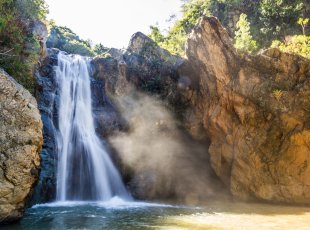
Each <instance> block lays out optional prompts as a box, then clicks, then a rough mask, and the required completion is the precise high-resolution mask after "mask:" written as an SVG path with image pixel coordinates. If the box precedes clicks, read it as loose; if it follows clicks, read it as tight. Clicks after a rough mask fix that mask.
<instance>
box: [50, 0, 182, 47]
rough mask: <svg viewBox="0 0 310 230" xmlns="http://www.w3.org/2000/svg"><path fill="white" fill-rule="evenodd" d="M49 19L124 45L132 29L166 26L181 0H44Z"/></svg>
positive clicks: (114, 44)
mask: <svg viewBox="0 0 310 230" xmlns="http://www.w3.org/2000/svg"><path fill="white" fill-rule="evenodd" d="M45 1H46V2H47V4H48V5H49V12H50V13H49V15H48V18H49V19H54V20H55V22H56V24H57V25H60V26H67V27H69V28H70V29H72V30H73V32H75V33H76V34H78V35H79V36H80V38H82V39H91V40H92V41H93V43H95V44H96V43H102V44H103V45H104V46H107V47H115V48H125V47H127V45H128V43H129V40H130V37H131V36H132V35H133V34H134V33H135V32H138V31H140V32H142V33H145V34H148V33H149V32H150V29H149V26H150V25H156V24H158V26H159V27H160V28H163V29H167V28H168V27H169V25H170V23H169V22H167V20H168V19H169V18H170V16H171V15H173V14H175V15H177V17H180V14H181V13H180V7H181V4H182V2H181V0H83V1H82V0H45Z"/></svg>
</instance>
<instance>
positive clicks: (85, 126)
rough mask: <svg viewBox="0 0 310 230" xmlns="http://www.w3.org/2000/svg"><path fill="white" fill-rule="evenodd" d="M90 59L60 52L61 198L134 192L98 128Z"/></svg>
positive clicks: (105, 197) (106, 196) (124, 195)
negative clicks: (127, 184) (129, 187)
mask: <svg viewBox="0 0 310 230" xmlns="http://www.w3.org/2000/svg"><path fill="white" fill-rule="evenodd" d="M88 63H89V61H88V60H87V58H84V57H81V56H78V55H66V54H64V53H62V52H60V53H59V54H58V66H56V67H55V72H56V79H57V84H58V87H59V96H60V103H59V112H58V113H59V114H58V133H57V140H56V141H57V147H58V166H57V195H56V199H57V201H68V200H94V201H103V200H108V199H111V198H112V197H114V196H119V197H121V198H124V199H130V198H131V196H130V195H129V194H128V192H127V191H126V188H125V186H124V184H123V182H122V180H121V177H120V174H119V173H118V171H117V169H116V167H115V166H114V164H113V162H112V160H111V159H110V157H109V155H108V153H107V151H106V149H105V147H104V146H103V144H102V142H101V140H100V139H99V137H98V136H97V134H96V132H95V125H94V119H93V114H92V101H91V88H90V75H89V68H88V67H89V64H88Z"/></svg>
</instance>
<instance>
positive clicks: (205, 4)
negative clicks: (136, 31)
mask: <svg viewBox="0 0 310 230" xmlns="http://www.w3.org/2000/svg"><path fill="white" fill-rule="evenodd" d="M210 2H211V1H209V0H208V1H206V0H190V1H185V3H184V4H183V6H182V12H183V17H182V18H181V19H180V20H177V21H176V22H175V23H174V25H173V26H172V27H171V28H170V29H169V31H168V34H167V35H166V36H164V35H163V34H162V33H161V32H160V30H159V28H158V27H156V26H151V27H150V29H151V34H150V35H149V36H150V37H151V38H152V39H153V40H154V41H155V42H156V43H158V44H159V45H160V46H161V47H163V48H164V49H166V50H168V51H169V52H170V53H172V54H176V55H180V56H184V46H185V42H186V40H187V36H188V34H189V33H190V32H191V30H192V29H193V28H194V26H195V25H196V23H197V22H198V20H199V18H200V17H201V16H202V15H204V14H209V8H210Z"/></svg>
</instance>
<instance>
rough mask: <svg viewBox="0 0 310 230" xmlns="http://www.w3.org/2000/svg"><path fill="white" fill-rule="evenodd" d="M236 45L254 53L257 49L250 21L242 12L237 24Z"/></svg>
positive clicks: (244, 50)
mask: <svg viewBox="0 0 310 230" xmlns="http://www.w3.org/2000/svg"><path fill="white" fill-rule="evenodd" d="M236 28H237V30H236V32H235V47H236V48H237V49H240V50H241V51H243V52H249V53H252V52H254V51H255V50H256V49H257V45H256V41H255V40H254V39H253V38H252V35H251V33H250V23H249V22H248V20H247V15H246V14H241V15H240V17H239V21H238V22H237V25H236Z"/></svg>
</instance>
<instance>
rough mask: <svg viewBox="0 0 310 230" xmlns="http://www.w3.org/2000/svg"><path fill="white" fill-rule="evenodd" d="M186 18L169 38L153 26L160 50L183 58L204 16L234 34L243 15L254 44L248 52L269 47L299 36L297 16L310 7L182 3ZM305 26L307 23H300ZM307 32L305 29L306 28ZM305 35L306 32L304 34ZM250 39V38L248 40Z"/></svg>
mask: <svg viewBox="0 0 310 230" xmlns="http://www.w3.org/2000/svg"><path fill="white" fill-rule="evenodd" d="M183 2H184V4H183V6H182V12H183V16H182V18H181V19H180V20H177V21H175V23H174V24H173V25H172V27H171V28H170V29H169V31H168V34H167V35H163V34H162V33H161V32H160V28H158V27H156V26H152V27H151V34H150V37H151V38H152V39H153V40H154V41H155V42H157V43H158V44H159V45H160V46H161V47H163V48H165V49H167V50H168V51H170V52H171V53H173V54H178V55H181V56H182V55H184V44H185V41H186V40H187V36H188V34H189V33H190V31H191V30H192V29H193V27H194V25H195V24H196V23H197V21H198V20H199V18H200V17H201V16H202V15H214V16H216V17H217V18H218V19H219V20H220V22H221V23H222V24H223V25H224V26H225V27H226V28H228V32H229V33H230V34H231V35H233V34H234V33H235V32H236V30H239V31H240V28H237V26H236V25H235V23H236V19H235V18H236V16H240V14H242V13H244V14H246V15H247V16H248V18H247V21H248V22H249V23H250V24H251V27H250V29H249V31H248V32H247V33H248V34H249V35H252V36H253V38H252V39H253V40H256V41H257V43H256V45H255V44H254V43H255V42H254V41H253V42H250V43H249V44H248V45H247V47H248V48H247V49H250V51H253V50H254V47H256V46H257V47H258V48H261V47H269V46H270V43H271V41H272V40H275V39H284V37H285V36H286V35H294V34H297V33H298V31H299V28H298V26H297V24H296V23H295V22H296V21H297V19H298V17H301V16H302V15H307V13H308V12H309V7H310V4H309V3H307V1H304V0H183ZM300 25H302V26H305V25H306V23H305V24H303V23H302V24H300ZM303 30H304V28H303ZM304 32H305V31H304ZM248 40H249V39H248Z"/></svg>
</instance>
